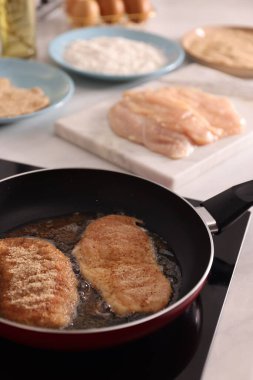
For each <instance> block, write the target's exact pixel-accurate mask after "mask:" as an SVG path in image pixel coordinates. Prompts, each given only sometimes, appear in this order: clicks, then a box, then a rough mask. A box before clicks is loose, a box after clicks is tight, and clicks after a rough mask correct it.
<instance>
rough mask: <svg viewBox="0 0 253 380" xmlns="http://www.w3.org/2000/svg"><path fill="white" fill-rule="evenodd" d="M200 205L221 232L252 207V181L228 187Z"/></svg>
mask: <svg viewBox="0 0 253 380" xmlns="http://www.w3.org/2000/svg"><path fill="white" fill-rule="evenodd" d="M200 205H201V206H202V207H204V208H205V209H206V210H207V211H208V212H209V213H210V214H211V216H212V217H213V218H214V219H215V221H216V225H217V227H218V232H221V231H222V230H223V229H224V228H225V227H226V226H228V225H229V224H231V223H232V222H234V221H235V220H236V219H238V218H239V217H240V216H241V215H242V214H243V213H244V212H245V211H247V210H248V209H249V208H250V207H251V206H252V205H253V180H251V181H248V182H244V183H241V184H239V185H235V186H233V187H230V188H229V189H227V190H225V191H223V192H222V193H219V194H217V195H215V196H214V197H212V198H210V199H207V200H206V201H204V202H202V203H201V204H200Z"/></svg>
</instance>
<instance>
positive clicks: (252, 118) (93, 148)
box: [55, 64, 253, 190]
mask: <svg viewBox="0 0 253 380" xmlns="http://www.w3.org/2000/svg"><path fill="white" fill-rule="evenodd" d="M194 78H196V79H194ZM165 82H166V83H167V84H170V83H171V84H176V83H178V84H189V85H196V86H198V87H200V88H202V89H203V90H207V91H210V92H213V93H217V94H223V95H229V94H231V93H232V94H233V96H232V97H230V99H231V100H232V102H233V103H234V105H235V107H236V109H237V111H238V112H239V113H240V115H241V116H243V118H244V119H245V120H246V130H245V132H244V133H243V134H241V135H237V136H231V137H227V138H224V139H222V140H220V141H218V142H216V143H214V144H210V145H207V146H203V147H197V148H196V149H195V151H194V152H193V153H192V154H191V155H190V156H189V157H187V158H184V159H180V160H171V159H169V158H167V157H165V156H162V155H160V154H157V153H154V152H151V151H150V150H148V149H146V148H145V147H143V146H140V145H138V144H134V143H132V142H130V141H127V140H125V139H122V138H120V137H118V136H117V135H115V134H114V133H113V132H112V131H111V129H110V127H109V125H108V122H107V111H108V109H109V107H110V106H111V105H112V104H114V103H115V102H116V101H117V100H118V99H119V98H120V97H121V92H120V93H119V94H118V95H116V96H115V97H114V98H110V99H109V100H105V101H104V102H101V103H98V104H96V105H94V106H92V107H89V108H87V109H85V110H82V111H81V112H79V113H76V114H74V115H70V116H67V117H65V118H62V119H60V120H58V121H57V123H56V124H55V133H56V134H57V135H58V136H60V137H62V138H63V139H65V140H67V141H69V142H71V143H73V144H76V145H78V146H80V147H82V148H84V149H86V150H87V151H90V152H92V153H94V154H96V155H98V156H100V157H102V158H104V159H105V160H108V161H110V162H112V163H114V164H116V165H118V166H119V167H121V168H123V169H125V170H127V171H129V172H132V173H134V174H137V175H140V176H142V177H145V178H147V179H150V180H152V181H154V182H158V183H160V184H162V185H164V186H166V187H168V188H170V189H173V190H175V189H176V188H177V186H181V185H184V184H185V183H187V182H189V181H192V180H196V179H197V178H198V177H199V176H200V175H201V174H202V173H204V172H206V171H207V170H210V169H211V168H212V167H214V166H215V165H218V164H222V162H223V161H224V160H227V159H230V160H231V171H232V170H233V169H232V168H233V166H232V163H233V160H236V156H237V155H239V154H240V152H241V151H242V150H243V149H246V148H249V146H251V145H252V146H253V95H252V96H251V94H253V92H252V86H250V87H251V88H249V87H248V86H247V83H246V81H243V80H242V79H239V78H235V77H232V76H228V75H226V74H223V73H219V72H218V71H215V70H212V69H209V68H205V67H202V66H199V65H196V64H193V65H189V66H187V67H185V68H182V69H180V70H178V71H176V72H175V73H171V74H169V75H168V76H166V77H163V78H162V79H161V80H160V81H154V82H149V83H148V84H146V85H145V86H148V87H153V86H159V85H164V84H165ZM234 94H236V96H234Z"/></svg>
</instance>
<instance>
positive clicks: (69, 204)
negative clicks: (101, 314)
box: [0, 168, 253, 350]
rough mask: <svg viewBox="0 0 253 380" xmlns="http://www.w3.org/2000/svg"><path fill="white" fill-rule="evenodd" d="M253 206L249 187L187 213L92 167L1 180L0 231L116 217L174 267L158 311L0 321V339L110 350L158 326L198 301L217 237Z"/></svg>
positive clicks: (164, 195) (161, 195)
mask: <svg viewBox="0 0 253 380" xmlns="http://www.w3.org/2000/svg"><path fill="white" fill-rule="evenodd" d="M252 204H253V182H252V181H249V182H245V183H242V184H240V185H237V186H234V187H232V188H230V189H228V190H226V191H224V192H222V193H220V194H218V195H216V196H214V197H213V198H211V199H209V200H207V201H205V202H203V203H202V204H201V207H200V208H194V207H193V206H192V205H191V204H190V203H189V202H188V201H187V200H185V199H183V198H181V197H180V196H178V195H177V194H175V193H174V192H172V191H169V190H168V189H166V188H164V187H162V186H160V185H158V184H156V183H153V182H151V181H148V180H145V179H143V178H141V177H137V176H134V175H128V174H123V173H118V172H112V171H105V170H95V169H78V168H68V169H65V168H63V169H50V170H47V169H45V170H44V169H43V170H36V171H33V172H29V173H24V174H21V175H16V176H12V177H9V178H7V179H4V180H2V181H0V214H1V219H0V233H1V235H2V236H3V235H4V233H5V232H7V231H9V230H10V229H13V228H16V227H18V226H21V225H23V224H27V223H30V222H33V221H36V220H39V219H43V218H52V217H57V216H63V215H67V214H72V213H73V212H92V213H94V212H95V213H103V214H111V213H122V212H124V213H125V214H126V215H129V216H134V217H136V218H138V219H141V220H143V221H144V223H145V227H146V228H147V229H148V230H149V231H153V232H155V233H157V234H158V235H159V236H161V237H162V238H164V239H165V240H166V241H167V242H168V243H169V246H170V247H171V249H172V250H173V252H175V255H176V257H177V259H178V261H179V264H180V268H181V271H182V285H181V290H180V294H179V297H178V299H177V300H176V301H175V302H174V303H173V304H171V305H169V306H168V307H166V308H165V309H163V310H161V311H159V312H156V313H154V314H152V315H149V316H146V317H143V318H141V319H139V320H136V321H132V322H128V323H123V324H120V325H117V326H112V327H103V328H92V329H81V330H60V329H59V330H56V329H49V328H38V327H33V326H26V325H23V324H19V323H16V322H13V321H9V320H6V319H4V318H0V335H1V336H2V337H5V338H8V339H11V340H14V341H16V342H19V343H23V344H28V345H32V346H34V347H40V348H50V349H67V350H80V349H95V348H103V347H107V346H113V345H117V344H120V343H123V342H126V341H128V340H133V339H136V338H139V337H141V336H143V335H146V334H149V333H150V332H152V331H154V330H156V329H159V328H161V327H162V326H164V325H165V324H167V323H169V322H170V321H172V320H173V319H175V318H176V317H177V316H178V315H180V314H181V313H182V312H183V311H184V310H185V309H186V308H187V307H188V306H189V305H190V304H192V302H193V301H194V300H195V298H196V297H197V296H198V294H199V292H200V291H201V289H202V287H203V286H204V284H205V281H206V279H207V276H208V274H209V272H210V269H211V266H212V263H213V256H214V248H213V239H212V233H219V232H220V231H222V229H223V228H225V227H226V226H227V225H229V224H230V223H232V222H233V221H235V220H236V219H237V218H238V217H239V216H240V215H241V214H242V213H244V212H245V211H246V210H248V209H249V207H250V206H251V205H252Z"/></svg>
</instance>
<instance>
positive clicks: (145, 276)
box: [73, 215, 172, 316]
mask: <svg viewBox="0 0 253 380" xmlns="http://www.w3.org/2000/svg"><path fill="white" fill-rule="evenodd" d="M137 222H138V220H137V219H135V218H132V217H128V216H122V215H108V216H105V217H102V218H98V219H96V220H94V221H92V222H91V223H90V224H89V225H88V227H87V228H86V230H85V232H84V234H83V236H82V238H81V240H80V242H79V243H78V244H77V245H76V247H75V248H74V251H73V254H74V255H75V256H76V258H77V260H78V263H79V266H80V269H81V273H82V275H83V276H84V278H85V279H86V280H88V281H89V282H90V283H91V285H92V286H93V287H94V288H96V289H97V290H98V292H99V293H100V294H101V295H102V297H103V298H104V300H105V301H106V302H107V304H108V305H110V307H111V310H112V311H113V312H114V313H116V314H118V315H120V316H125V315H129V314H131V313H135V312H156V311H158V310H160V309H162V308H163V307H165V306H166V305H167V304H168V302H169V299H170V297H171V293H172V290H171V286H170V283H169V280H168V279H167V278H166V277H165V276H164V275H163V273H162V271H161V269H160V267H159V266H158V264H157V262H156V257H155V251H154V246H153V243H152V241H151V239H150V238H149V236H148V235H147V233H146V232H145V231H144V230H143V229H142V228H140V227H139V226H137V224H136V223H137Z"/></svg>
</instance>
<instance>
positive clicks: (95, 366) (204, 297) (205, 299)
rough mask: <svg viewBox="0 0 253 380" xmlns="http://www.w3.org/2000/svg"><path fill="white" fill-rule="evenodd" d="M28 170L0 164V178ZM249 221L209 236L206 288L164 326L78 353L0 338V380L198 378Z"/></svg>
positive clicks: (14, 165)
mask: <svg viewBox="0 0 253 380" xmlns="http://www.w3.org/2000/svg"><path fill="white" fill-rule="evenodd" d="M33 169H34V167H33V166H28V165H24V164H19V163H15V162H10V161H4V160H0V179H1V178H5V177H8V176H11V175H14V174H18V173H22V172H25V171H29V170H33ZM190 201H191V202H192V203H193V204H194V205H197V204H198V202H197V201H196V200H190ZM249 218H250V213H249V212H246V213H245V214H244V215H243V216H242V217H241V218H240V219H238V220H237V221H236V222H234V223H233V224H232V225H231V226H230V227H228V228H227V229H226V230H225V231H224V232H222V233H221V234H219V235H216V236H214V237H213V239H214V247H215V259H214V262H213V266H212V269H211V271H210V274H209V277H208V281H207V283H206V285H205V286H204V288H203V290H202V291H201V293H200V295H199V296H198V298H197V299H196V300H195V301H194V302H193V303H192V304H191V306H190V307H189V308H188V309H187V310H186V311H185V312H184V313H183V314H182V315H181V316H180V317H178V318H177V319H176V320H175V321H173V322H171V323H169V324H168V325H167V326H166V327H164V328H162V329H160V330H159V331H157V332H155V333H152V334H150V335H148V336H146V337H144V338H141V339H138V340H136V341H133V342H130V343H126V344H123V345H120V346H116V347H114V348H110V349H103V350H96V351H83V352H65V351H63V352H59V351H51V350H41V349H35V348H30V347H26V346H21V345H18V344H16V343H13V342H10V341H7V340H4V339H1V338H0V353H1V369H0V373H1V378H3V379H4V377H3V376H4V375H6V378H7V377H8V379H11V378H12V375H18V376H19V377H20V376H21V378H22V375H23V376H26V377H29V376H32V377H36V376H37V375H39V376H43V377H45V376H47V377H48V376H50V377H52V376H53V375H54V376H57V378H60V377H62V376H63V378H64V377H67V376H71V378H72V379H73V378H74V376H75V375H76V376H77V375H78V374H79V373H80V374H82V377H84V378H85V377H87V376H88V374H90V375H89V376H92V378H93V379H98V378H99V379H102V380H106V379H110V380H114V379H117V380H118V379H131V378H134V379H145V380H149V379H161V378H165V379H166V380H199V379H201V374H202V372H203V368H204V366H205V363H206V358H207V355H208V352H209V349H210V345H211V342H212V339H213V336H214V332H215V329H216V327H217V323H218V320H219V317H220V314H221V311H222V306H223V303H224V300H225V297H226V293H227V291H228V288H229V283H230V280H231V277H232V274H233V271H234V268H235V265H236V262H237V259H238V257H239V253H240V249H241V246H242V242H243V238H244V235H245V232H246V228H247V224H248V221H249ZM79 376H80V375H79ZM79 378H80V377H79Z"/></svg>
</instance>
